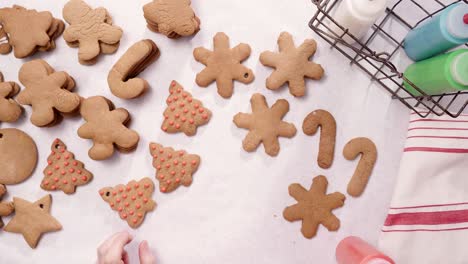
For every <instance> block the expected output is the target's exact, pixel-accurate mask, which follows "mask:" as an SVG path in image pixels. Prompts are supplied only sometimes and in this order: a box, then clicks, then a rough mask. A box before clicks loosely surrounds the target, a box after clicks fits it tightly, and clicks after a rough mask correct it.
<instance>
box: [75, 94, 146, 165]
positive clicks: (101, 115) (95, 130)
mask: <svg viewBox="0 0 468 264" xmlns="http://www.w3.org/2000/svg"><path fill="white" fill-rule="evenodd" d="M80 113H81V116H82V117H83V118H84V120H85V121H86V123H85V124H83V125H82V126H81V127H80V128H79V129H78V135H79V136H80V137H81V138H86V139H91V140H93V142H94V145H93V147H92V148H91V149H90V150H89V152H88V154H89V157H90V158H92V159H94V160H104V159H108V158H110V157H111V156H112V154H113V153H114V145H115V146H116V147H117V148H118V149H120V150H122V151H131V150H133V149H135V148H136V146H137V145H138V141H139V140H140V137H139V136H138V133H137V132H135V131H133V130H130V129H128V128H127V127H126V126H125V124H127V123H128V122H129V121H130V114H129V113H128V111H127V110H125V109H123V108H117V109H114V105H113V104H112V102H111V101H109V100H108V99H107V98H105V97H102V96H93V97H89V98H87V99H85V100H84V101H83V103H82V105H81V108H80Z"/></svg>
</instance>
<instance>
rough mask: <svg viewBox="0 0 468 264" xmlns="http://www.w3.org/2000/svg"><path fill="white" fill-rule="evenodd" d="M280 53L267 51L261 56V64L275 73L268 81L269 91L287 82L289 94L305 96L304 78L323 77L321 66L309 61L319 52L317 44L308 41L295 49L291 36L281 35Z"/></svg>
mask: <svg viewBox="0 0 468 264" xmlns="http://www.w3.org/2000/svg"><path fill="white" fill-rule="evenodd" d="M278 46H279V53H274V52H271V51H265V52H263V53H262V54H260V62H261V63H262V64H263V65H265V66H268V67H272V68H275V71H274V72H273V73H272V74H271V75H270V77H268V78H267V80H266V86H267V88H268V89H271V90H276V89H279V88H280V87H281V86H283V84H285V83H286V82H288V83H289V92H290V93H291V94H292V95H294V96H303V95H304V94H305V80H304V78H311V79H314V80H319V79H321V78H322V76H323V69H322V66H320V64H316V63H313V62H312V61H309V58H310V57H312V56H313V55H314V53H315V51H316V50H317V43H316V42H315V40H313V39H306V40H305V41H304V43H302V45H301V46H299V47H297V48H296V47H295V45H294V41H293V38H292V36H291V34H289V33H287V32H283V33H281V35H280V36H279V38H278Z"/></svg>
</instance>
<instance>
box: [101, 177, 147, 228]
mask: <svg viewBox="0 0 468 264" xmlns="http://www.w3.org/2000/svg"><path fill="white" fill-rule="evenodd" d="M153 192H154V184H153V182H152V181H151V179H150V178H143V179H141V180H140V181H138V182H137V181H131V182H129V183H127V185H123V184H119V185H117V186H115V187H113V188H112V187H106V188H102V189H101V190H99V194H100V195H101V197H102V199H103V200H104V201H106V202H107V203H108V204H109V205H110V207H111V208H112V210H115V211H117V212H119V215H120V218H122V219H123V220H125V221H127V223H128V225H129V226H130V227H131V228H137V227H139V226H140V225H141V224H142V223H143V220H144V219H145V216H146V213H147V212H151V211H153V210H154V209H155V208H156V202H155V201H154V200H153V199H152V198H151V197H152V196H153Z"/></svg>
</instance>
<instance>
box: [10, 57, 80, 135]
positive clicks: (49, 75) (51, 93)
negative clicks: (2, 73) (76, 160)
mask: <svg viewBox="0 0 468 264" xmlns="http://www.w3.org/2000/svg"><path fill="white" fill-rule="evenodd" d="M19 80H20V82H21V83H22V84H23V85H24V86H25V89H24V90H23V91H21V92H20V93H19V95H18V97H17V100H18V102H19V103H20V104H22V105H30V106H32V109H33V111H32V115H31V123H33V124H34V125H36V126H39V127H42V126H48V125H52V124H54V122H55V120H56V118H57V115H59V114H60V113H72V112H74V111H76V110H78V107H79V106H80V102H81V98H80V96H79V95H78V94H76V93H72V92H71V90H73V88H74V87H75V81H74V80H73V78H72V77H71V76H70V75H68V74H67V73H66V72H55V71H54V69H53V68H52V67H51V66H50V65H49V64H47V62H45V61H44V60H40V59H38V60H33V61H29V62H26V63H25V64H23V66H21V68H20V71H19Z"/></svg>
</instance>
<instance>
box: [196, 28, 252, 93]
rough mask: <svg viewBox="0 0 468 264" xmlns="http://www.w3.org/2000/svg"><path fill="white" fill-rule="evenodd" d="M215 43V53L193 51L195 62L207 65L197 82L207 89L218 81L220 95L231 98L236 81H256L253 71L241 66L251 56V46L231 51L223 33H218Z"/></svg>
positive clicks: (202, 50) (226, 37) (227, 38)
mask: <svg viewBox="0 0 468 264" xmlns="http://www.w3.org/2000/svg"><path fill="white" fill-rule="evenodd" d="M213 41H214V47H213V51H210V50H207V49H205V48H203V47H200V48H196V49H195V50H194V51H193V56H194V57H195V60H196V61H198V62H200V63H203V64H204V65H206V68H205V69H204V70H203V71H201V72H200V73H198V74H197V77H196V80H195V81H196V83H197V84H198V85H199V86H201V87H207V86H208V85H210V84H211V83H212V82H214V81H216V85H217V87H218V93H219V95H221V96H222V97H224V98H229V97H231V96H232V93H233V90H234V80H236V81H239V82H242V83H245V84H247V83H251V82H252V81H253V80H254V74H253V72H252V70H250V69H249V68H247V67H245V66H244V65H242V64H241V62H243V61H244V60H246V59H247V58H248V57H249V56H250V46H249V45H247V44H244V43H241V44H239V45H237V46H235V47H234V48H232V49H231V48H230V47H229V37H228V36H227V35H226V34H224V33H222V32H220V33H217V34H216V35H215V36H214V39H213Z"/></svg>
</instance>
